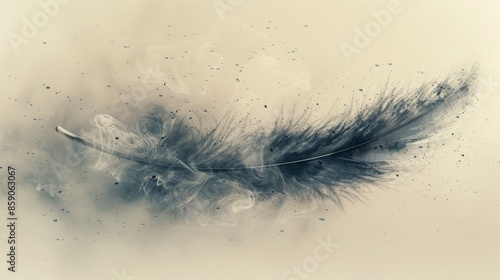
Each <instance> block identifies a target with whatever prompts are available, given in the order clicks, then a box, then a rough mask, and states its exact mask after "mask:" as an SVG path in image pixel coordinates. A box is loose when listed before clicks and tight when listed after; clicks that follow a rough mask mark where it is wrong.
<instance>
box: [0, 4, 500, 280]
mask: <svg viewBox="0 0 500 280" xmlns="http://www.w3.org/2000/svg"><path fill="white" fill-rule="evenodd" d="M41 2H43V3H46V2H45V1H43V0H42V1H41ZM220 2H223V3H229V4H228V5H231V6H229V7H230V9H229V10H227V11H225V12H224V13H223V14H222V15H223V16H222V17H221V16H220V11H219V13H218V12H217V10H216V8H215V6H214V5H215V4H218V3H220ZM344 2H346V1H284V0H283V1H282V0H280V1H261V0H259V1H257V0H253V1H249V0H242V1H232V2H231V1H227V2H225V1H219V2H217V1H215V2H214V1H201V0H199V1H195V0H191V1H180V0H176V1H173V0H170V1H114V2H112V1H84V2H81V1H80V2H77V1H69V3H68V4H65V5H62V4H60V5H59V10H58V11H57V12H55V13H54V16H53V17H49V18H48V21H47V24H46V25H44V26H43V27H40V28H38V30H37V31H36V32H34V34H33V38H27V40H26V41H24V43H22V44H20V45H19V46H18V48H17V52H16V47H13V45H12V43H11V42H10V41H9V36H11V37H12V34H13V33H15V34H17V35H19V36H21V35H22V28H23V24H24V23H23V17H26V18H28V19H31V18H32V16H33V15H35V14H36V13H38V12H40V11H43V10H42V8H41V6H40V4H39V3H38V2H37V1H22V2H19V1H10V0H3V1H1V2H0V12H1V14H2V15H1V21H0V23H1V25H0V32H1V37H0V42H1V43H0V59H1V62H0V63H1V64H0V65H1V68H0V84H1V86H0V94H1V98H2V102H0V109H1V112H2V118H1V120H0V127H1V130H0V132H1V134H0V135H1V136H0V137H2V138H0V139H2V156H1V165H2V166H3V167H4V168H5V166H6V165H7V164H13V165H15V166H16V167H17V168H18V170H19V171H18V178H19V179H18V180H19V183H20V187H19V188H20V189H19V193H18V198H19V199H20V206H19V210H18V211H19V218H20V227H19V232H18V240H19V243H20V245H19V251H18V254H19V264H18V265H19V266H18V269H19V272H18V273H16V274H11V273H7V272H6V267H5V263H4V262H3V261H2V265H1V266H0V275H2V276H1V278H2V279H127V278H124V277H122V278H120V277H119V275H120V274H122V273H125V274H126V275H129V276H130V277H129V278H128V279H138V280H141V279H282V276H283V274H284V273H285V272H286V271H287V270H289V269H291V268H292V266H294V265H300V264H302V263H303V262H304V261H306V260H310V259H311V257H313V256H314V251H315V249H316V248H317V247H318V245H319V244H320V243H318V241H317V239H318V238H322V239H325V240H326V239H328V238H330V239H331V240H334V241H335V242H336V243H338V244H339V247H338V248H337V249H335V250H334V252H333V253H332V254H330V255H328V258H327V259H326V260H325V261H323V262H320V263H319V265H318V266H317V268H315V269H314V270H313V271H311V272H310V273H308V274H307V277H309V278H308V279H384V280H387V279H426V280H433V279H436V280H451V279H457V280H458V279H499V277H500V268H498V267H499V266H498V264H499V263H500V238H499V236H500V206H499V204H500V184H499V183H498V180H497V174H496V173H497V172H498V170H499V167H500V144H499V143H500V142H499V140H500V134H499V133H498V123H499V121H500V114H498V113H497V112H498V106H499V105H500V96H499V95H498V90H499V88H500V72H499V71H500V68H499V67H498V65H499V62H500V51H499V43H500V37H499V36H498V26H500V19H499V17H498V14H499V12H500V4H499V3H497V2H495V1H487V0H483V1H441V2H439V3H436V1H400V6H401V9H402V10H401V12H400V13H399V14H397V15H393V17H392V19H391V21H390V22H389V24H388V25H387V26H386V27H383V28H382V29H381V30H380V32H379V34H377V35H376V36H374V38H372V39H371V42H370V44H368V45H367V46H366V47H364V48H362V49H361V50H360V53H359V54H355V55H353V56H352V57H351V58H352V60H351V61H350V62H348V60H347V59H346V58H345V57H344V56H343V54H342V52H341V50H340V48H339V45H340V44H341V43H342V42H347V43H350V44H352V43H353V38H354V36H355V34H356V33H355V28H356V27H360V28H364V27H365V26H366V25H367V24H369V23H370V22H371V21H373V17H372V15H371V12H373V11H380V10H382V9H387V5H388V1H350V2H349V3H348V4H347V3H344ZM211 43H214V44H215V45H216V47H215V51H214V52H210V51H207V50H209V48H205V49H203V48H201V47H200V46H205V45H206V44H209V45H210V44H211ZM186 50H187V51H188V52H184V51H186ZM165 54H168V55H172V57H174V58H175V61H176V63H178V64H176V65H178V66H177V68H175V71H174V70H172V69H170V68H169V67H170V66H171V65H172V63H168V62H166V61H168V60H163V59H164V56H165ZM249 56H253V57H255V58H254V59H253V60H248V57H249ZM222 62H224V63H222ZM196 63H198V64H196ZM210 63H212V64H213V65H217V66H216V67H215V68H217V67H219V68H220V70H218V72H217V71H213V70H207V69H208V68H210V67H209V66H207V67H205V66H206V65H209V64H210ZM217 63H222V64H220V65H219V64H217ZM389 63H391V65H389ZM472 63H475V64H476V65H478V66H480V73H479V85H480V86H479V88H478V91H479V95H478V98H477V102H475V104H474V106H473V107H472V109H471V110H469V111H468V112H467V114H466V116H465V117H463V118H461V119H460V121H459V122H458V123H457V125H456V126H453V127H450V128H449V129H448V130H447V131H446V132H444V134H446V135H448V137H439V138H437V140H436V141H438V140H439V141H445V142H433V143H432V144H433V149H432V153H430V154H427V155H426V159H425V160H422V161H417V162H416V164H418V165H417V166H415V167H413V166H411V169H410V170H409V172H408V173H405V174H402V176H401V179H399V180H396V181H391V182H388V183H386V187H387V188H385V189H384V190H381V189H377V188H373V189H372V190H373V191H372V193H367V194H366V199H365V200H364V201H363V203H354V204H351V203H346V204H345V207H344V210H343V211H341V210H339V209H338V207H335V206H332V205H329V206H328V205H326V206H321V207H319V208H318V209H313V210H311V211H310V212H309V213H306V214H304V215H300V216H293V215H291V212H290V211H287V210H286V209H285V210H284V211H283V212H282V213H281V215H280V216H279V218H277V219H275V218H270V219H268V220H271V221H268V220H266V221H262V222H255V219H253V218H252V217H245V216H244V217H240V218H238V219H236V221H235V222H237V223H238V225H237V226H214V227H203V228H202V227H199V226H197V225H193V224H188V225H186V224H185V223H183V222H178V223H177V224H168V223H166V224H158V223H156V222H155V221H152V220H151V219H150V217H149V216H148V214H147V211H146V210H145V209H144V208H138V207H137V205H133V206H127V205H123V203H120V202H116V205H118V206H116V205H115V206H111V207H107V208H106V207H104V206H102V205H101V206H100V207H101V210H95V209H94V207H93V205H94V203H96V200H98V196H99V192H100V191H102V189H104V188H105V187H104V186H105V185H106V183H110V184H112V182H113V180H112V179H111V178H110V177H109V176H107V175H104V174H102V173H101V172H99V171H98V170H93V171H92V169H91V171H89V172H91V174H92V175H91V176H89V177H90V178H91V179H88V182H87V183H84V184H83V185H85V186H86V187H85V188H80V187H81V186H82V184H81V183H80V184H78V186H79V187H78V188H73V187H72V186H71V182H72V180H78V179H79V178H80V177H78V176H75V177H73V175H72V174H80V173H79V171H78V170H83V168H84V167H82V166H76V167H74V168H70V170H69V171H68V172H66V171H65V172H62V173H61V174H63V175H64V176H66V177H63V178H60V179H61V182H64V183H68V184H70V185H69V186H68V188H70V190H71V195H69V196H68V197H65V199H66V201H65V202H64V201H63V202H61V201H59V200H53V199H49V198H48V197H47V196H46V195H44V194H42V193H40V192H37V191H36V190H35V187H36V186H34V182H33V178H32V177H30V176H31V175H30V174H33V173H35V174H36V173H37V172H38V171H37V170H42V169H43V170H45V169H46V168H50V167H51V166H52V165H54V162H59V163H63V164H64V163H65V159H67V157H66V155H67V152H65V151H64V149H69V150H71V149H72V146H71V145H69V144H68V143H66V142H65V141H63V140H62V139H61V138H60V137H59V136H57V135H55V133H54V131H53V128H54V127H55V126H56V125H64V126H66V127H69V128H89V127H90V126H89V122H88V120H89V119H90V118H92V117H93V116H94V115H95V114H96V113H109V114H114V115H117V117H123V118H127V117H129V116H130V115H132V113H133V112H132V111H127V110H126V109H125V107H123V106H122V107H121V106H120V105H117V104H118V103H116V100H120V98H121V97H120V95H118V92H122V93H124V94H125V95H127V94H130V92H131V90H132V89H133V88H134V87H135V88H136V89H137V88H139V89H140V88H141V87H144V83H141V80H140V79H139V78H138V77H143V78H144V77H145V76H147V75H148V73H149V72H148V71H149V70H150V69H158V70H157V71H156V73H158V72H160V73H170V74H172V73H175V74H177V75H179V76H178V77H181V80H184V82H185V84H181V85H180V86H178V87H176V88H169V87H168V86H165V85H163V83H162V82H161V81H160V82H159V83H157V85H156V86H157V87H158V90H156V89H153V90H152V92H154V93H155V94H154V95H153V94H151V95H150V96H149V95H148V97H147V98H141V97H139V98H136V99H135V100H133V101H131V102H132V103H134V102H135V103H137V106H138V107H139V108H142V107H143V106H145V103H147V101H149V100H154V101H157V102H160V103H161V104H164V105H165V106H172V107H176V108H177V107H178V108H179V109H182V110H183V112H186V111H188V110H194V111H199V112H202V110H203V109H205V108H206V107H207V106H209V110H208V112H207V113H206V114H205V115H204V116H205V117H207V118H215V119H217V117H219V116H220V115H221V114H223V113H224V112H225V110H227V108H228V106H230V102H227V101H228V100H229V101H234V100H235V99H240V100H243V102H242V103H241V104H242V105H239V107H238V110H239V111H238V112H239V113H241V114H242V115H244V114H245V113H247V112H251V117H252V118H256V119H260V120H261V124H262V125H264V126H266V125H267V124H269V123H270V120H272V117H273V115H275V114H276V113H277V111H278V109H279V108H280V107H281V106H282V105H283V106H285V108H290V107H286V106H291V105H292V104H295V103H297V102H304V101H307V102H310V103H313V104H314V103H316V102H318V103H320V104H321V106H319V107H318V109H317V110H316V111H315V112H314V113H313V114H312V116H313V117H314V118H321V117H323V116H324V114H325V112H327V111H328V110H329V109H330V108H331V106H334V105H333V104H336V105H335V106H340V107H339V108H341V107H342V105H343V104H344V103H346V102H347V103H346V104H350V103H349V102H351V101H352V100H353V98H354V100H357V102H358V103H356V102H355V103H353V106H357V105H359V104H360V103H359V101H362V100H363V98H362V97H360V96H359V93H358V88H363V89H364V91H363V93H366V96H367V99H369V97H370V94H371V93H372V92H376V91H377V90H380V89H381V88H382V86H383V84H384V83H385V82H387V81H388V80H389V81H390V83H391V84H393V85H394V84H397V83H399V84H400V85H401V84H402V85H407V84H411V85H412V86H415V84H416V85H418V82H419V81H423V80H426V79H427V80H428V79H433V78H434V77H441V76H442V75H446V73H449V72H450V71H453V70H455V69H457V68H462V67H464V68H466V67H470V65H471V64H472ZM236 64H239V65H240V66H242V65H243V66H244V67H245V68H244V69H245V71H243V72H239V69H240V68H239V66H236ZM375 64H378V65H379V66H378V67H377V66H375ZM213 65H212V66H213ZM189 72H191V73H193V75H194V78H193V79H192V80H190V78H186V77H184V75H186V74H188V73H189ZM216 73H217V74H216ZM170 74H169V75H170ZM172 75H173V74H172ZM153 76H154V75H153ZM160 76H161V75H160ZM162 77H163V78H165V77H164V76H162ZM169 77H170V76H169ZM182 77H184V78H182ZM199 77H203V79H202V78H199ZM236 77H239V78H240V82H236V80H235V78H236ZM153 80H155V79H153ZM159 80H161V79H157V80H155V81H157V82H158V81H159ZM204 80H209V83H208V85H207V87H205V88H204V87H203V86H202V85H203V81H204ZM170 81H172V80H170ZM108 85H110V87H108ZM46 86H50V89H46ZM56 93H57V94H56ZM298 93H300V96H299V95H298ZM158 94H164V95H165V96H164V98H161V97H159V96H158ZM356 94H357V95H356ZM166 97H169V98H166ZM170 97H172V98H170ZM186 101H187V102H189V103H186ZM114 102H115V103H114ZM335 102H337V103H335ZM367 102H369V101H367ZM112 104H115V105H116V106H115V107H113V105H112ZM207 104H210V105H207ZM247 104H248V105H247ZM264 104H266V105H269V108H270V109H269V110H264V109H263V105H264ZM356 104H357V105H356ZM300 106H302V105H298V107H300ZM303 106H306V105H303ZM306 107H307V106H306ZM128 114H130V115H128ZM451 133H454V134H453V136H449V135H450V134H451ZM441 138H442V139H441ZM443 143H445V144H444V145H443ZM63 147H64V149H63ZM462 154H463V155H462ZM39 162H42V164H39ZM39 166H41V167H42V168H41V169H39ZM85 168H86V167H85ZM2 172H3V171H2ZM72 172H75V173H72ZM80 175H81V174H80ZM2 176H3V175H2ZM4 183H5V178H4V177H2V184H4ZM2 186H3V185H2ZM87 187H88V188H87ZM2 201H3V202H2V205H4V201H5V194H4V193H2ZM68 207H69V208H68ZM62 208H65V209H71V213H70V214H68V213H65V212H64V211H61V209H62ZM325 208H328V211H326V210H325ZM1 209H4V206H1ZM102 209H104V210H102ZM106 209H107V210H106ZM264 212H265V209H264ZM1 213H2V215H4V213H5V212H4V211H3V210H2V211H1ZM270 216H272V215H271V214H270ZM319 218H324V219H325V221H321V220H319ZM2 219H3V218H2ZM54 219H57V222H54V221H53V220H54ZM0 233H1V234H4V229H2V231H1V232H0ZM0 237H2V238H1V239H2V240H1V242H2V243H1V247H0V248H1V250H0V251H1V254H2V255H3V254H4V252H5V251H6V249H5V248H6V242H5V236H4V235H0ZM117 275H118V276H117ZM5 277H7V278H5ZM132 277H133V278H132ZM290 279H293V278H290ZM299 279H300V278H299Z"/></svg>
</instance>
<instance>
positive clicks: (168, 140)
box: [56, 69, 475, 213]
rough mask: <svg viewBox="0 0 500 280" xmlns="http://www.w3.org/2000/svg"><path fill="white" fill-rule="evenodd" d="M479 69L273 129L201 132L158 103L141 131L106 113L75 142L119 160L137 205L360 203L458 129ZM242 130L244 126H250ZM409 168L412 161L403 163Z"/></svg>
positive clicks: (184, 208)
mask: <svg viewBox="0 0 500 280" xmlns="http://www.w3.org/2000/svg"><path fill="white" fill-rule="evenodd" d="M474 81H475V71H474V70H473V69H472V70H470V71H469V72H467V73H461V74H457V75H453V76H450V77H448V78H446V79H444V81H441V82H429V83H426V84H423V85H421V86H420V87H418V88H417V89H415V90H413V91H411V92H405V91H403V90H402V89H399V90H398V89H392V90H385V92H383V94H382V97H380V99H379V100H378V101H377V102H376V103H375V104H374V105H371V106H368V107H366V108H364V109H362V110H360V111H359V112H357V113H355V114H354V115H353V116H352V114H349V112H348V113H346V114H342V115H340V116H332V117H331V118H329V119H328V120H327V121H323V122H321V123H320V124H316V125H312V124H307V122H305V121H304V116H284V114H281V115H280V116H279V118H278V119H277V120H276V121H275V123H274V126H273V128H272V129H271V130H270V132H268V133H265V132H255V133H248V132H246V133H243V132H240V131H242V130H244V123H238V122H235V121H232V120H231V118H230V117H226V118H227V119H225V120H223V121H221V123H220V124H219V125H218V126H217V127H216V128H215V129H214V130H212V131H209V132H207V133H202V132H201V131H200V130H198V129H196V128H191V127H189V126H188V125H187V123H186V121H185V120H184V119H178V118H176V117H175V116H173V115H171V114H168V113H167V111H166V110H165V109H164V108H160V107H155V108H154V109H152V110H151V112H150V113H149V114H147V115H146V116H145V117H142V118H141V119H139V120H138V121H137V123H136V126H134V127H127V126H125V125H124V124H123V123H121V122H119V121H118V120H116V119H114V118H113V117H111V116H109V115H97V116H96V117H95V119H94V123H93V124H94V125H95V126H96V127H97V130H95V131H93V132H90V133H86V134H85V135H84V136H77V135H75V134H73V133H71V132H69V131H67V130H66V129H64V128H62V127H57V128H56V131H57V132H59V133H60V134H62V135H64V136H66V137H67V138H69V139H70V140H73V141H75V142H78V143H80V144H83V145H86V146H89V147H91V148H93V149H95V150H97V151H100V152H103V153H105V154H109V155H112V156H115V157H117V158H119V159H120V165H121V166H122V170H121V172H120V174H121V175H120V181H121V182H122V183H123V184H122V185H123V187H125V188H127V189H129V190H130V193H129V196H128V198H129V199H133V198H143V197H146V198H147V199H148V201H149V203H150V205H151V206H152V207H154V208H158V209H160V210H161V211H174V212H176V213H188V212H190V211H195V212H198V213H199V212H205V213H215V211H217V209H220V208H222V207H225V208H226V209H227V207H230V209H231V211H232V212H234V213H237V212H240V211H243V210H245V209H249V208H251V207H253V206H254V204H255V203H256V202H257V203H258V202H261V201H265V200H270V201H273V203H276V204H277V205H278V206H280V205H283V204H285V203H286V202H287V201H289V200H290V199H294V200H298V201H302V203H307V202H310V201H313V200H325V199H326V200H332V201H334V202H335V203H337V204H338V205H342V201H343V200H345V199H347V200H352V199H356V198H357V197H358V195H359V194H360V191H361V189H362V188H363V187H366V186H373V185H378V184H379V182H380V181H382V180H384V178H387V175H388V174H389V173H391V172H395V171H397V170H399V169H400V168H401V161H398V160H394V158H395V157H397V156H398V155H402V157H403V158H404V156H405V154H406V155H407V156H408V157H411V153H412V152H411V144H412V143H418V142H419V141H422V140H425V139H428V138H429V137H430V136H432V135H433V134H435V133H436V132H438V131H439V130H441V129H442V128H444V127H446V126H447V125H449V124H450V123H452V122H453V121H454V120H455V119H456V116H455V113H456V112H457V111H458V110H461V109H463V108H466V107H467V106H468V103H469V102H470V100H471V98H470V96H471V92H473V90H472V88H473V85H474ZM242 127H243V129H242ZM402 162H403V163H404V161H402Z"/></svg>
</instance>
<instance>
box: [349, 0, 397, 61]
mask: <svg viewBox="0 0 500 280" xmlns="http://www.w3.org/2000/svg"><path fill="white" fill-rule="evenodd" d="M402 10H403V7H402V6H401V4H400V3H399V1H398V0H391V1H389V3H387V9H382V10H380V11H378V12H375V11H371V12H370V14H371V15H372V17H373V20H371V21H369V22H367V23H366V24H365V26H364V28H363V29H361V28H359V27H356V28H354V32H355V34H354V38H353V44H349V43H346V42H342V43H340V45H339V47H340V50H341V51H342V54H343V55H344V57H345V59H346V60H347V62H351V60H352V55H354V54H359V53H361V50H362V49H364V48H366V47H368V45H369V44H370V43H371V41H372V40H373V39H374V38H375V37H377V36H378V35H379V34H380V32H381V31H382V29H383V28H385V27H387V26H388V25H389V24H390V23H391V21H392V17H393V16H394V15H397V14H399V13H401V11H402Z"/></svg>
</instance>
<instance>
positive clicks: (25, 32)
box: [7, 0, 69, 53]
mask: <svg viewBox="0 0 500 280" xmlns="http://www.w3.org/2000/svg"><path fill="white" fill-rule="evenodd" d="M68 3H69V0H48V1H43V0H40V1H38V5H39V6H40V10H38V11H36V12H35V13H33V15H32V16H31V18H27V17H22V18H21V21H22V23H23V26H22V27H21V30H20V33H15V32H9V34H7V38H8V39H9V42H10V45H11V46H12V49H14V52H16V53H17V52H19V46H21V44H27V43H28V42H29V40H30V39H33V38H34V37H35V36H36V35H37V34H38V31H39V30H40V28H43V27H45V26H46V25H47V24H48V23H49V19H50V18H53V17H55V16H56V15H57V14H58V13H59V11H60V9H61V5H66V4H68Z"/></svg>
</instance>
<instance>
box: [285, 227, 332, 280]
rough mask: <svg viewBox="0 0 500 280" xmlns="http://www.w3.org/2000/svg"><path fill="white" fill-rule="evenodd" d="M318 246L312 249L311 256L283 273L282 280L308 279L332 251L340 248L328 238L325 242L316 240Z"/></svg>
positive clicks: (320, 239) (319, 239)
mask: <svg viewBox="0 0 500 280" xmlns="http://www.w3.org/2000/svg"><path fill="white" fill-rule="evenodd" d="M317 241H318V245H317V246H316V248H314V251H313V254H312V255H311V256H309V257H307V258H305V259H303V260H302V263H301V264H299V265H293V266H292V267H291V268H290V269H288V270H286V271H285V272H283V274H282V276H281V279H282V280H301V279H302V280H303V279H309V277H310V275H311V274H312V273H314V272H315V271H316V270H317V269H318V267H319V265H320V264H321V263H323V262H325V261H326V260H327V259H328V258H329V257H330V256H331V255H332V254H333V252H334V251H333V249H336V248H338V247H340V244H338V243H335V242H332V239H331V237H330V236H328V238H327V239H326V240H324V239H322V238H318V239H317Z"/></svg>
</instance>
